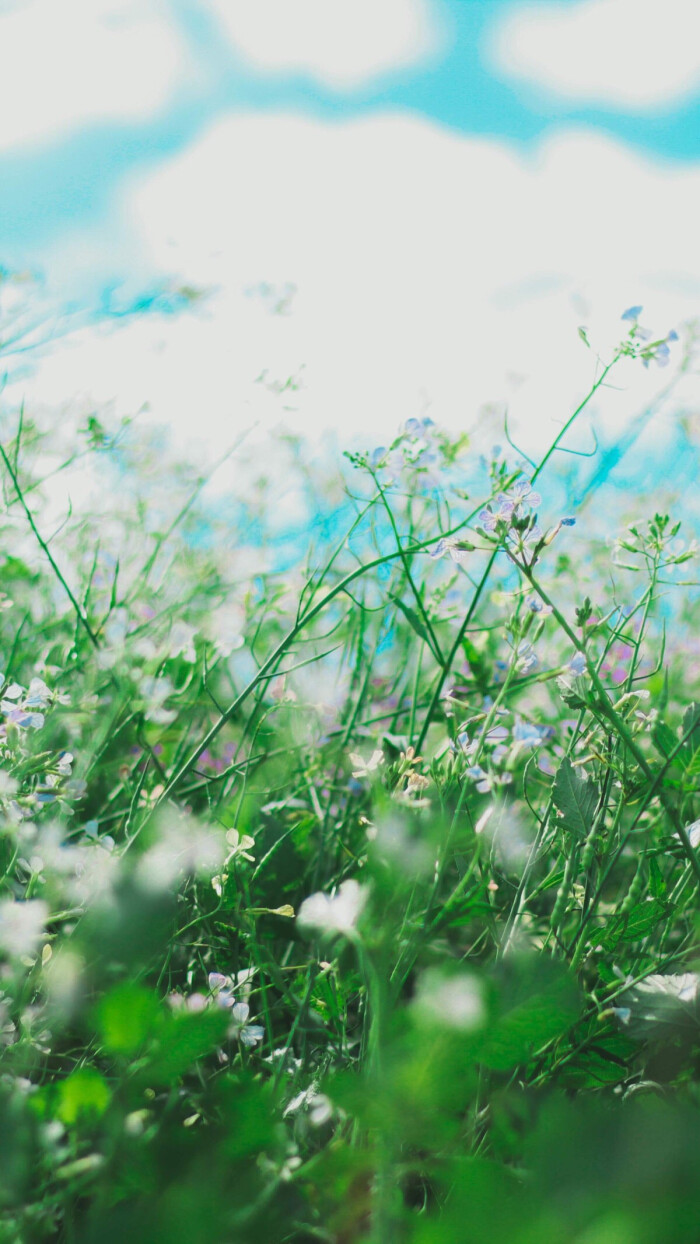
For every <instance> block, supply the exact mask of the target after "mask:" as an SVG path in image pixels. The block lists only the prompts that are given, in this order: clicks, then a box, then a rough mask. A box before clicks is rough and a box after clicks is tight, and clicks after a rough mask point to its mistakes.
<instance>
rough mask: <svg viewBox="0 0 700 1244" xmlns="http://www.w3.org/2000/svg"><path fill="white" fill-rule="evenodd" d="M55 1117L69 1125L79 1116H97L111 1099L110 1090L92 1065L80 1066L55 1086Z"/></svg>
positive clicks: (102, 1112) (103, 1110) (101, 1113)
mask: <svg viewBox="0 0 700 1244" xmlns="http://www.w3.org/2000/svg"><path fill="white" fill-rule="evenodd" d="M55 1091H56V1107H55V1111H56V1117H57V1118H59V1119H60V1120H61V1122H62V1123H65V1124H66V1125H67V1126H70V1125H71V1124H72V1123H75V1122H77V1120H78V1119H80V1118H85V1117H86V1116H92V1117H93V1118H99V1117H100V1116H101V1115H103V1114H104V1112H105V1110H106V1109H107V1107H108V1106H109V1103H110V1102H111V1100H112V1090H111V1088H110V1087H109V1085H108V1083H107V1081H106V1080H105V1079H104V1077H103V1076H101V1075H100V1073H99V1071H95V1069H94V1067H81V1068H79V1070H78V1071H74V1072H73V1074H72V1075H70V1076H68V1078H67V1079H66V1080H61V1081H60V1082H59V1083H58V1084H57V1085H56V1086H55Z"/></svg>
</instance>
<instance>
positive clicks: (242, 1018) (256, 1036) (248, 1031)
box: [228, 1002, 265, 1049]
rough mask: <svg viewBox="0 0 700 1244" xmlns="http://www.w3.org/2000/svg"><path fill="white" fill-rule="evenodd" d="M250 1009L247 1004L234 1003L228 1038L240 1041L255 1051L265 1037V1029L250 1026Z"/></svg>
mask: <svg viewBox="0 0 700 1244" xmlns="http://www.w3.org/2000/svg"><path fill="white" fill-rule="evenodd" d="M249 1015H250V1007H249V1005H248V1003H247V1002H234V1003H233V1005H232V1007H231V1020H232V1022H231V1025H230V1027H229V1030H228V1036H229V1037H230V1038H231V1039H232V1040H236V1041H240V1043H241V1045H245V1046H246V1048H247V1049H253V1048H254V1046H256V1045H257V1044H258V1041H262V1040H263V1038H264V1036H265V1029H264V1028H261V1027H260V1025H259V1024H249V1023H248V1016H249Z"/></svg>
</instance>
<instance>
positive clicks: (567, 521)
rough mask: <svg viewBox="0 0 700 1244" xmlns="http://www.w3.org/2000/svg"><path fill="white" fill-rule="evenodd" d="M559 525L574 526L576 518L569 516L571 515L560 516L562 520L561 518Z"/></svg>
mask: <svg viewBox="0 0 700 1244" xmlns="http://www.w3.org/2000/svg"><path fill="white" fill-rule="evenodd" d="M561 525H562V527H575V526H576V519H575V518H571V517H569V518H562V520H561Z"/></svg>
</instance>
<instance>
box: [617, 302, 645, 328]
mask: <svg viewBox="0 0 700 1244" xmlns="http://www.w3.org/2000/svg"><path fill="white" fill-rule="evenodd" d="M643 310H644V307H642V306H635V307H628V308H627V310H626V311H623V312H622V315H621V316H620V319H621V320H628V321H629V322H630V323H632V324H636V323H637V321H638V319H639V317H640V315H641V314H642V311H643Z"/></svg>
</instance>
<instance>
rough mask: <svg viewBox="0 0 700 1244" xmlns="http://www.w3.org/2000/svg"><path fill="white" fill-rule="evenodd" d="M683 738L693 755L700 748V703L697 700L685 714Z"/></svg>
mask: <svg viewBox="0 0 700 1244" xmlns="http://www.w3.org/2000/svg"><path fill="white" fill-rule="evenodd" d="M681 738H684V739H685V747H686V748H687V750H688V752H689V754H690V755H691V756H693V758H694V754H695V753H696V752H697V751H698V748H700V704H698V703H697V702H696V701H695V700H694V701H693V703H692V704H689V705H688V707H687V709H686V710H685V712H684V714H683V724H682V726H681Z"/></svg>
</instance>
